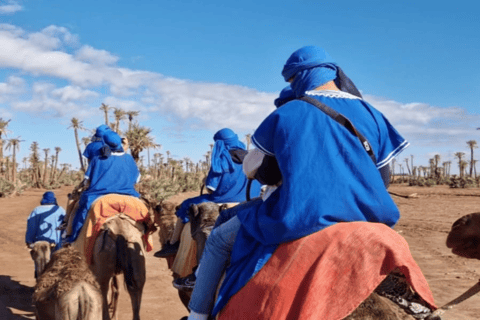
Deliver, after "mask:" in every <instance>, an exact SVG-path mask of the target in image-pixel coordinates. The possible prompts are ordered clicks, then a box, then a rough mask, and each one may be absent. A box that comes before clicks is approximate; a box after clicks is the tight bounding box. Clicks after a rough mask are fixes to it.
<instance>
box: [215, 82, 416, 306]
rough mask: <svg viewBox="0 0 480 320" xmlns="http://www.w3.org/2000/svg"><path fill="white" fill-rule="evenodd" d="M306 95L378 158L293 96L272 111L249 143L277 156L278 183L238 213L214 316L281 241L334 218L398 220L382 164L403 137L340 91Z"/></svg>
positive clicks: (370, 109) (321, 226) (367, 107)
mask: <svg viewBox="0 0 480 320" xmlns="http://www.w3.org/2000/svg"><path fill="white" fill-rule="evenodd" d="M307 94H309V95H312V96H313V97H315V98H316V99H318V100H319V101H320V102H323V103H324V104H326V105H327V106H329V107H331V108H332V109H334V110H336V111H338V112H339V113H341V114H343V115H344V116H346V117H347V118H349V119H350V121H351V122H352V123H353V124H354V125H355V127H356V128H357V130H358V131H359V132H361V133H362V134H363V135H364V136H365V137H366V138H367V140H368V141H369V142H370V144H371V146H372V148H373V150H374V152H375V156H376V159H377V163H376V164H374V163H373V161H372V159H371V158H370V157H369V155H368V154H367V152H366V151H365V150H364V148H363V147H362V145H361V143H360V141H359V139H358V138H357V137H356V136H353V135H352V134H351V133H350V132H349V131H348V130H347V129H346V128H345V127H343V126H341V125H340V124H339V123H337V122H336V121H335V120H333V119H332V118H330V117H329V116H328V115H326V114H325V113H323V112H322V111H320V110H319V109H317V108H316V107H315V106H313V105H310V104H308V103H307V102H304V101H300V100H293V101H291V102H288V103H286V104H285V105H283V106H282V107H281V108H278V109H277V110H275V111H274V112H272V113H271V114H270V115H269V116H268V117H267V118H266V119H265V120H264V121H263V122H262V123H261V125H260V126H259V128H258V129H257V130H256V131H255V133H254V135H253V137H252V142H253V144H254V145H255V146H256V147H257V148H259V149H260V150H262V151H263V152H264V153H265V154H267V155H271V156H275V158H276V159H277V161H278V165H279V168H280V171H281V173H282V177H283V183H282V185H281V186H280V187H279V188H278V189H277V190H275V192H273V193H272V195H271V196H270V197H269V198H268V199H267V200H266V201H265V202H258V203H257V205H256V206H254V207H253V208H249V209H248V210H245V211H242V212H239V213H238V214H237V217H238V218H239V219H240V221H241V223H242V227H241V228H240V230H239V232H238V234H237V237H236V240H235V244H234V247H233V252H232V257H231V265H230V267H229V268H228V269H227V273H226V278H225V280H224V282H223V285H222V288H221V290H220V294H219V297H218V300H217V303H216V305H215V308H214V311H213V314H216V313H217V312H218V311H220V310H221V309H222V308H223V306H224V305H225V304H226V303H227V301H228V299H229V298H230V297H231V296H232V295H233V294H235V293H236V292H237V291H238V290H239V289H240V288H241V287H242V286H244V285H245V284H246V283H247V281H248V280H249V279H250V278H251V277H252V276H253V275H254V274H255V273H256V272H257V271H258V270H260V268H261V267H262V266H263V265H264V264H265V263H266V262H267V261H268V259H269V258H270V256H271V255H272V253H273V252H274V251H275V249H276V248H277V246H278V245H279V244H281V243H284V242H288V241H291V240H295V239H298V238H301V237H304V236H307V235H309V234H312V233H314V232H317V231H320V230H322V229H324V228H326V227H328V226H330V225H333V224H335V223H337V222H343V221H370V222H380V223H384V224H386V225H388V226H390V227H393V226H394V225H395V223H396V222H397V221H398V219H399V217H400V214H399V211H398V209H397V207H396V205H395V203H394V202H393V200H392V199H391V197H390V195H389V194H388V191H387V190H386V188H385V186H384V183H383V180H382V177H381V175H380V172H379V169H380V168H382V167H383V166H386V165H387V164H388V163H389V162H390V161H391V160H392V159H393V157H395V156H396V155H397V154H398V153H400V152H401V151H402V150H403V149H404V148H406V147H407V146H408V142H406V141H405V140H404V139H403V138H402V137H401V136H400V135H399V134H398V132H397V131H396V130H395V129H394V128H393V126H392V125H391V124H390V123H389V122H388V120H387V119H386V118H385V117H384V116H383V115H382V114H381V113H380V112H379V111H377V110H376V109H375V108H373V107H372V106H371V105H369V104H368V103H366V102H365V101H363V100H362V99H360V98H359V97H356V96H354V95H351V94H349V93H345V92H340V91H310V92H307Z"/></svg>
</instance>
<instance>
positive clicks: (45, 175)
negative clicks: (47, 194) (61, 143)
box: [43, 151, 48, 187]
mask: <svg viewBox="0 0 480 320" xmlns="http://www.w3.org/2000/svg"><path fill="white" fill-rule="evenodd" d="M47 168H48V151H45V167H44V169H43V186H44V187H46V186H47Z"/></svg>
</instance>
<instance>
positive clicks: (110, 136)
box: [101, 130, 123, 158]
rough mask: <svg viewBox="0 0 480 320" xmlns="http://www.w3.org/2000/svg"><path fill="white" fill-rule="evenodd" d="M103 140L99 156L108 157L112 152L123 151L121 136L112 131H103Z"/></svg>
mask: <svg viewBox="0 0 480 320" xmlns="http://www.w3.org/2000/svg"><path fill="white" fill-rule="evenodd" d="M103 141H104V142H105V144H104V146H103V147H102V150H101V156H102V157H106V158H108V157H109V156H110V155H111V153H112V152H123V147H122V138H121V137H120V136H119V135H118V133H116V132H114V131H111V130H109V131H105V133H104V135H103Z"/></svg>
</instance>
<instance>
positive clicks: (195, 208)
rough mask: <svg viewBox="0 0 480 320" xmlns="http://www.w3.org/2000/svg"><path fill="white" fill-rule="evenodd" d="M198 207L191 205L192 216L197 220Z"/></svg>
mask: <svg viewBox="0 0 480 320" xmlns="http://www.w3.org/2000/svg"><path fill="white" fill-rule="evenodd" d="M198 212H199V210H198V206H197V205H196V204H194V203H193V204H191V205H190V215H191V216H192V217H193V218H195V217H196V216H198Z"/></svg>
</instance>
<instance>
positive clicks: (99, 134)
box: [92, 124, 111, 142]
mask: <svg viewBox="0 0 480 320" xmlns="http://www.w3.org/2000/svg"><path fill="white" fill-rule="evenodd" d="M107 131H111V130H110V127H109V126H107V125H105V124H102V125H100V126H98V127H97V129H96V130H95V134H94V135H93V137H92V142H95V141H103V135H104V134H105V132H107Z"/></svg>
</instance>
